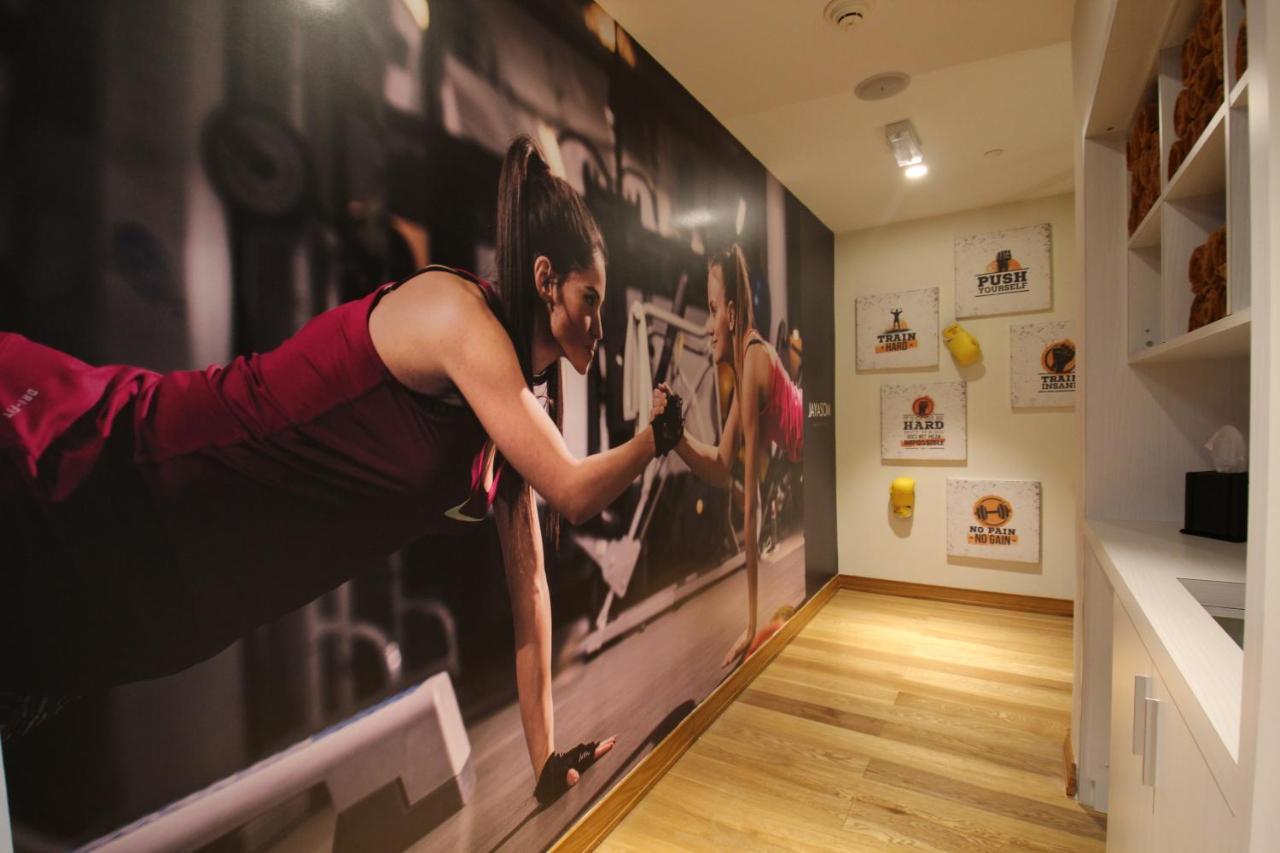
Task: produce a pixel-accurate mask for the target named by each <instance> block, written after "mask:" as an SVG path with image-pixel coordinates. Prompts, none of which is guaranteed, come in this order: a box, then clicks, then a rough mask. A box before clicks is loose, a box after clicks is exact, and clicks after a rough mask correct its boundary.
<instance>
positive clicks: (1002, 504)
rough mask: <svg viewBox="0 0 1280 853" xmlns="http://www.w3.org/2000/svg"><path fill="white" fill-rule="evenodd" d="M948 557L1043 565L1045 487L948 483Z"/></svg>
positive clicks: (1007, 482) (1024, 483) (1024, 482)
mask: <svg viewBox="0 0 1280 853" xmlns="http://www.w3.org/2000/svg"><path fill="white" fill-rule="evenodd" d="M947 554H948V555H949V556H955V557H986V558H987V559H991V560H1012V561H1015V562H1020V563H1038V562H1040V484H1039V483H1037V482H1034V481H1030V480H965V479H959V478H948V479H947Z"/></svg>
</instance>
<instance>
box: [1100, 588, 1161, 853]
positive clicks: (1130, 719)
mask: <svg viewBox="0 0 1280 853" xmlns="http://www.w3.org/2000/svg"><path fill="white" fill-rule="evenodd" d="M1151 675H1152V668H1151V658H1150V657H1148V655H1147V650H1146V648H1145V647H1144V646H1143V645H1142V640H1141V639H1139V637H1138V632H1137V630H1136V629H1135V628H1134V627H1133V623H1132V622H1130V621H1129V616H1128V615H1127V614H1126V613H1125V610H1124V605H1122V604H1121V603H1120V600H1119V599H1113V601H1112V629H1111V753H1110V754H1111V761H1110V768H1109V770H1108V777H1109V794H1108V800H1107V802H1108V808H1109V811H1108V813H1107V850H1108V851H1111V853H1146V851H1157V850H1159V849H1160V848H1158V847H1153V846H1151V844H1150V835H1151V822H1152V811H1153V808H1154V796H1153V791H1152V789H1151V788H1150V787H1149V786H1147V785H1144V784H1143V782H1142V755H1141V754H1140V752H1139V754H1135V746H1137V747H1141V746H1142V745H1143V740H1144V738H1143V737H1142V735H1143V732H1142V724H1143V723H1144V721H1145V702H1144V701H1143V700H1144V698H1145V696H1146V695H1149V689H1150V688H1149V685H1150V679H1151ZM1139 679H1141V680H1139ZM1135 690H1137V691H1141V693H1140V694H1137V695H1135Z"/></svg>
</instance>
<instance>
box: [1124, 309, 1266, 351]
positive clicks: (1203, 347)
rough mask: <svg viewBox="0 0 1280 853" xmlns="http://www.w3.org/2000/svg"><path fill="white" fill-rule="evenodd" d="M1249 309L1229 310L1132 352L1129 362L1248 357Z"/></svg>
mask: <svg viewBox="0 0 1280 853" xmlns="http://www.w3.org/2000/svg"><path fill="white" fill-rule="evenodd" d="M1249 315H1250V312H1249V309H1248V308H1246V309H1244V310H1243V311H1239V312H1237V313H1235V314H1228V315H1227V316H1225V317H1223V318H1222V319H1221V320H1215V321H1214V322H1212V323H1210V324H1209V325H1207V326H1201V327H1200V328H1198V329H1196V330H1195V331H1194V332H1187V333H1185V334H1182V335H1179V336H1178V337H1176V338H1173V339H1171V340H1168V341H1165V342H1164V343H1162V344H1158V345H1156V346H1153V347H1151V348H1150V349H1145V350H1142V351H1139V352H1133V353H1130V355H1129V363H1130V364H1169V363H1171V362H1175V361H1212V360H1220V359H1229V358H1248V357H1249V335H1250V316H1249Z"/></svg>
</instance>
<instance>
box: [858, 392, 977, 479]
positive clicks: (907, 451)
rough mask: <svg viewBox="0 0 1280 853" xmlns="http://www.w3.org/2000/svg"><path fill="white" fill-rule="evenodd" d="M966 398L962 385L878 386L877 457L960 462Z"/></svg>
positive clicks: (964, 442) (965, 451)
mask: <svg viewBox="0 0 1280 853" xmlns="http://www.w3.org/2000/svg"><path fill="white" fill-rule="evenodd" d="M967 398H968V390H967V386H966V385H965V383H963V382H928V383H924V384H920V385H881V386H880V457H881V458H882V459H944V460H963V459H964V458H965V456H966V455H967V454H968V448H967V440H966V407H967Z"/></svg>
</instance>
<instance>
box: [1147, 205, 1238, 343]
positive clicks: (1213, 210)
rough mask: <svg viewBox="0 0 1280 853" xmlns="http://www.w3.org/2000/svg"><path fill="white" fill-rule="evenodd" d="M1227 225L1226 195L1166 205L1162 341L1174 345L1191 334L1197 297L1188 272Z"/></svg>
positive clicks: (1163, 251) (1163, 249) (1162, 260)
mask: <svg viewBox="0 0 1280 853" xmlns="http://www.w3.org/2000/svg"><path fill="white" fill-rule="evenodd" d="M1226 221H1227V211H1226V195H1225V194H1224V193H1222V192H1217V193H1213V194H1211V195H1204V196H1197V197H1195V198H1183V199H1178V200H1176V201H1170V202H1168V203H1166V204H1165V205H1164V213H1163V214H1162V226H1163V227H1162V239H1161V244H1160V249H1161V261H1160V263H1161V267H1162V268H1163V271H1164V311H1163V316H1164V331H1163V335H1162V336H1161V340H1163V341H1171V340H1173V339H1174V338H1177V337H1180V336H1182V335H1185V334H1187V322H1188V319H1189V318H1190V316H1191V303H1192V300H1193V299H1194V297H1195V294H1194V293H1192V291H1191V276H1190V274H1189V272H1188V266H1189V262H1190V260H1191V254H1192V252H1194V251H1195V250H1196V247H1198V246H1200V245H1201V244H1203V243H1204V242H1205V241H1207V240H1208V239H1209V235H1210V234H1212V233H1213V232H1214V231H1216V230H1218V229H1219V228H1221V227H1222V226H1223V225H1225V224H1226ZM1229 286H1230V285H1228V287H1229ZM1228 304H1230V303H1228Z"/></svg>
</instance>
